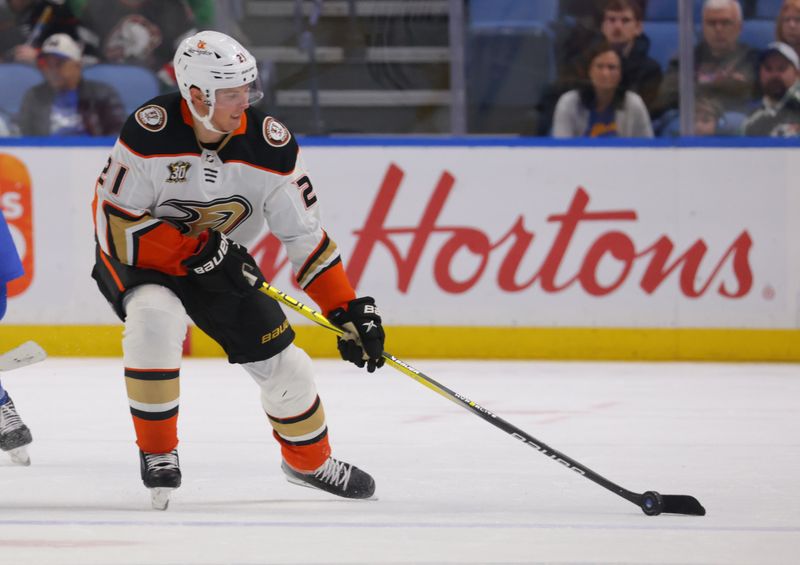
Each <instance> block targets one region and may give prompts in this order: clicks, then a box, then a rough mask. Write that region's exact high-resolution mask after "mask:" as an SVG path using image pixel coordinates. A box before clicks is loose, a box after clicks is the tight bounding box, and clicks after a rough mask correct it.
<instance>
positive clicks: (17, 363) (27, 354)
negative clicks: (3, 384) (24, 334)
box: [0, 341, 47, 371]
mask: <svg viewBox="0 0 800 565" xmlns="http://www.w3.org/2000/svg"><path fill="white" fill-rule="evenodd" d="M46 358H47V353H46V352H45V350H44V349H42V348H41V347H40V346H39V344H38V343H36V342H35V341H26V342H25V343H23V344H22V345H20V346H17V347H15V348H14V349H12V350H10V351H7V352H6V353H3V354H2V355H0V371H10V370H12V369H19V368H20V367H25V366H27V365H33V364H34V363H38V362H39V361H44V360H45V359H46Z"/></svg>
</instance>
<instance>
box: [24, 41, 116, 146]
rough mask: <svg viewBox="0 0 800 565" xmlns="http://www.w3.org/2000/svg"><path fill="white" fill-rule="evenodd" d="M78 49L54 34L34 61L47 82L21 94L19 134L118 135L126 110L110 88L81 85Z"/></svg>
mask: <svg viewBox="0 0 800 565" xmlns="http://www.w3.org/2000/svg"><path fill="white" fill-rule="evenodd" d="M81 55H82V52H81V48H80V46H79V45H78V44H77V43H76V42H75V40H74V39H72V38H71V37H70V36H69V35H67V34H65V33H56V34H53V35H51V36H50V37H48V38H47V39H46V40H45V42H44V43H43V44H42V49H41V52H40V53H39V57H38V59H37V62H38V65H39V68H40V69H41V71H42V74H43V75H44V78H45V82H43V83H42V84H38V85H36V86H34V87H32V88H31V89H30V90H28V92H26V93H25V97H24V99H23V101H22V107H21V109H20V115H19V125H20V131H21V133H22V135H30V136H48V135H91V136H96V135H117V134H118V133H119V131H120V129H121V128H122V124H123V123H124V122H125V108H124V106H123V104H122V101H121V100H120V97H119V94H117V91H116V90H115V89H114V87H113V86H111V85H108V84H105V83H101V82H94V81H89V80H84V79H83V76H82V66H81Z"/></svg>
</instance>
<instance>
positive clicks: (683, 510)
mask: <svg viewBox="0 0 800 565" xmlns="http://www.w3.org/2000/svg"><path fill="white" fill-rule="evenodd" d="M661 500H662V502H663V504H664V506H663V509H662V510H661V511H662V512H664V513H667V514H685V515H687V516H705V515H706V509H705V508H703V505H702V504H700V501H698V500H697V499H696V498H695V497H693V496H689V495H688V494H662V495H661Z"/></svg>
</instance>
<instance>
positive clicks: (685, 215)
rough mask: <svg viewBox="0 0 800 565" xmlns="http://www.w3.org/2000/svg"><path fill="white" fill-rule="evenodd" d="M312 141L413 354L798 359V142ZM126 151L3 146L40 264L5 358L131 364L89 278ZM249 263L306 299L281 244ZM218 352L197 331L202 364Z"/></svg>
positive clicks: (22, 287) (322, 349)
mask: <svg viewBox="0 0 800 565" xmlns="http://www.w3.org/2000/svg"><path fill="white" fill-rule="evenodd" d="M303 147H304V149H303V152H302V155H303V158H304V160H305V163H306V166H307V168H308V169H309V172H310V176H311V178H312V179H313V184H314V190H315V193H316V194H317V195H318V197H319V201H320V202H321V204H322V206H323V220H324V226H325V227H326V230H327V231H328V233H329V234H330V235H331V237H332V238H333V239H334V240H335V241H336V242H337V244H338V245H339V247H340V249H341V250H342V254H343V257H344V260H345V265H346V268H347V271H348V275H349V276H350V278H351V280H352V281H353V283H354V286H356V288H357V291H358V292H359V294H362V295H365V294H366V295H372V296H375V297H376V298H377V301H378V303H379V305H380V306H381V308H382V310H383V313H384V318H385V323H386V324H387V326H388V327H389V328H390V332H389V335H390V341H389V342H388V343H387V349H389V350H390V351H392V353H394V354H396V355H399V356H403V357H409V358H412V357H450V358H457V357H463V358H522V359H535V358H546V359H560V358H561V359H710V360H711V359H713V360H725V359H732V360H781V361H787V360H789V361H797V360H800V330H799V329H798V328H800V226H798V222H796V221H795V220H794V219H795V218H797V217H798V216H800V195H798V190H797V181H796V179H797V178H800V174H799V173H800V161H799V160H798V159H797V154H798V153H797V148H795V147H789V146H777V147H758V146H753V147H751V146H741V147H713V146H711V147H644V146H643V147H640V146H636V145H634V146H630V147H626V146H621V147H604V146H595V147H590V148H589V147H579V146H560V145H558V144H556V145H550V146H539V145H530V146H528V145H525V144H513V143H512V144H509V145H507V146H503V145H498V144H491V143H485V144H474V143H473V144H468V145H467V144H458V143H447V144H436V143H433V142H432V143H430V144H427V145H426V143H425V142H416V143H409V144H405V145H397V144H396V143H395V144H392V143H384V144H381V142H377V143H371V144H370V143H368V142H361V143H360V144H359V143H358V142H352V141H351V142H349V143H347V144H344V145H343V144H337V143H332V142H316V141H313V140H308V142H306V143H304V144H303ZM108 150H109V147H108V145H107V144H105V145H103V144H101V145H99V146H88V147H87V146H63V147H62V146H58V147H56V146H49V145H44V146H33V145H30V144H29V145H25V141H24V140H23V141H22V142H21V145H18V146H12V145H8V144H7V143H4V144H3V145H2V146H0V183H2V184H1V185H0V199H2V200H1V201H2V205H3V209H4V213H5V215H6V218H7V220H8V221H9V224H10V225H11V227H12V231H13V234H14V236H15V241H16V242H17V244H18V248H19V249H20V254H21V255H22V256H23V260H24V262H25V265H26V269H27V271H28V273H27V275H26V278H25V279H22V280H20V281H18V282H15V283H13V284H12V286H11V287H10V289H9V290H10V296H11V298H10V300H9V308H8V314H7V316H6V318H5V319H4V320H3V325H2V326H0V342H2V346H3V347H5V346H6V345H8V346H11V345H13V342H15V341H21V340H22V339H23V338H33V339H37V340H39V341H41V342H42V343H43V345H45V344H46V347H47V348H48V350H49V351H50V352H51V354H53V355H117V354H118V353H119V337H120V327H119V325H118V324H119V322H118V320H116V319H115V317H114V316H113V314H112V313H111V311H110V309H109V308H108V307H107V305H106V304H105V302H104V301H103V299H102V297H101V296H100V294H99V293H98V292H97V290H96V288H95V286H94V282H93V281H92V280H91V278H90V277H89V273H90V271H91V267H92V261H93V241H92V239H93V234H92V228H91V212H90V203H91V199H92V196H93V187H94V181H95V179H96V177H97V175H98V173H99V171H100V170H101V169H102V168H103V166H104V164H105V160H106V158H107V154H108ZM343 163H347V166H343V165H342V164H343ZM167 174H168V171H166V170H165V179H166V175H167ZM251 251H252V252H253V254H254V255H255V256H256V258H257V259H258V260H259V263H260V264H261V266H262V270H263V271H264V273H265V275H266V276H267V278H268V279H269V280H270V281H271V282H272V283H273V284H275V285H276V286H278V287H279V288H281V289H283V290H285V291H286V292H288V293H289V294H291V295H293V296H295V297H297V298H299V299H300V300H306V297H305V295H304V294H303V293H302V291H301V290H299V289H298V288H297V287H296V286H295V285H294V283H293V280H292V276H291V273H290V269H289V266H288V265H287V263H286V255H285V253H284V252H283V250H282V248H281V246H280V245H279V243H278V242H277V240H276V239H275V238H274V237H273V236H271V235H270V234H269V233H265V234H264V236H263V238H261V239H260V240H259V241H258V242H256V243H255V244H253V245H251ZM292 321H293V323H295V324H296V325H298V326H301V327H299V328H298V333H299V336H300V337H299V339H300V342H301V343H302V344H303V345H304V346H305V347H307V348H308V349H309V351H310V352H311V353H312V354H314V355H317V356H331V355H335V350H334V348H333V346H332V345H331V338H330V336H326V335H325V334H324V332H323V331H322V330H318V329H316V328H310V327H305V326H304V324H305V321H303V320H297V319H296V318H295V317H292ZM390 346H391V348H390ZM218 352H219V350H218V348H217V347H216V346H215V345H214V344H212V343H210V342H209V340H208V339H207V338H206V337H205V336H203V335H202V333H201V332H197V331H195V330H193V331H192V332H191V334H190V340H189V341H188V343H187V353H190V354H192V355H199V356H206V355H217V354H219V353H218Z"/></svg>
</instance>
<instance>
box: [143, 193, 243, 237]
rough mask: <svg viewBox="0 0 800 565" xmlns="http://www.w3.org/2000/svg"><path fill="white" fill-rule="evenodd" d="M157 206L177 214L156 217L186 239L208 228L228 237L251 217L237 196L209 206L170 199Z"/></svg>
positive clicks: (209, 203) (190, 201) (204, 203)
mask: <svg viewBox="0 0 800 565" xmlns="http://www.w3.org/2000/svg"><path fill="white" fill-rule="evenodd" d="M161 206H169V207H170V208H173V209H174V210H175V211H176V212H178V214H177V215H174V216H170V215H165V214H159V216H158V217H159V219H161V220H165V221H168V222H170V223H172V224H173V225H175V226H176V227H177V228H178V229H179V230H180V231H181V233H182V234H185V235H189V236H197V235H199V234H201V233H202V232H204V231H205V230H207V229H209V228H211V229H212V230H216V231H219V232H222V233H226V234H227V233H230V232H232V231H233V230H235V229H236V228H237V227H239V225H240V224H241V223H242V222H244V221H245V220H246V219H247V218H249V217H250V214H252V213H253V207H252V206H251V205H250V202H248V201H247V200H245V199H244V198H242V197H241V196H231V197H230V198H218V199H217V200H212V201H210V202H195V201H192V200H178V199H173V200H167V201H166V202H163V203H162V204H161Z"/></svg>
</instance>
